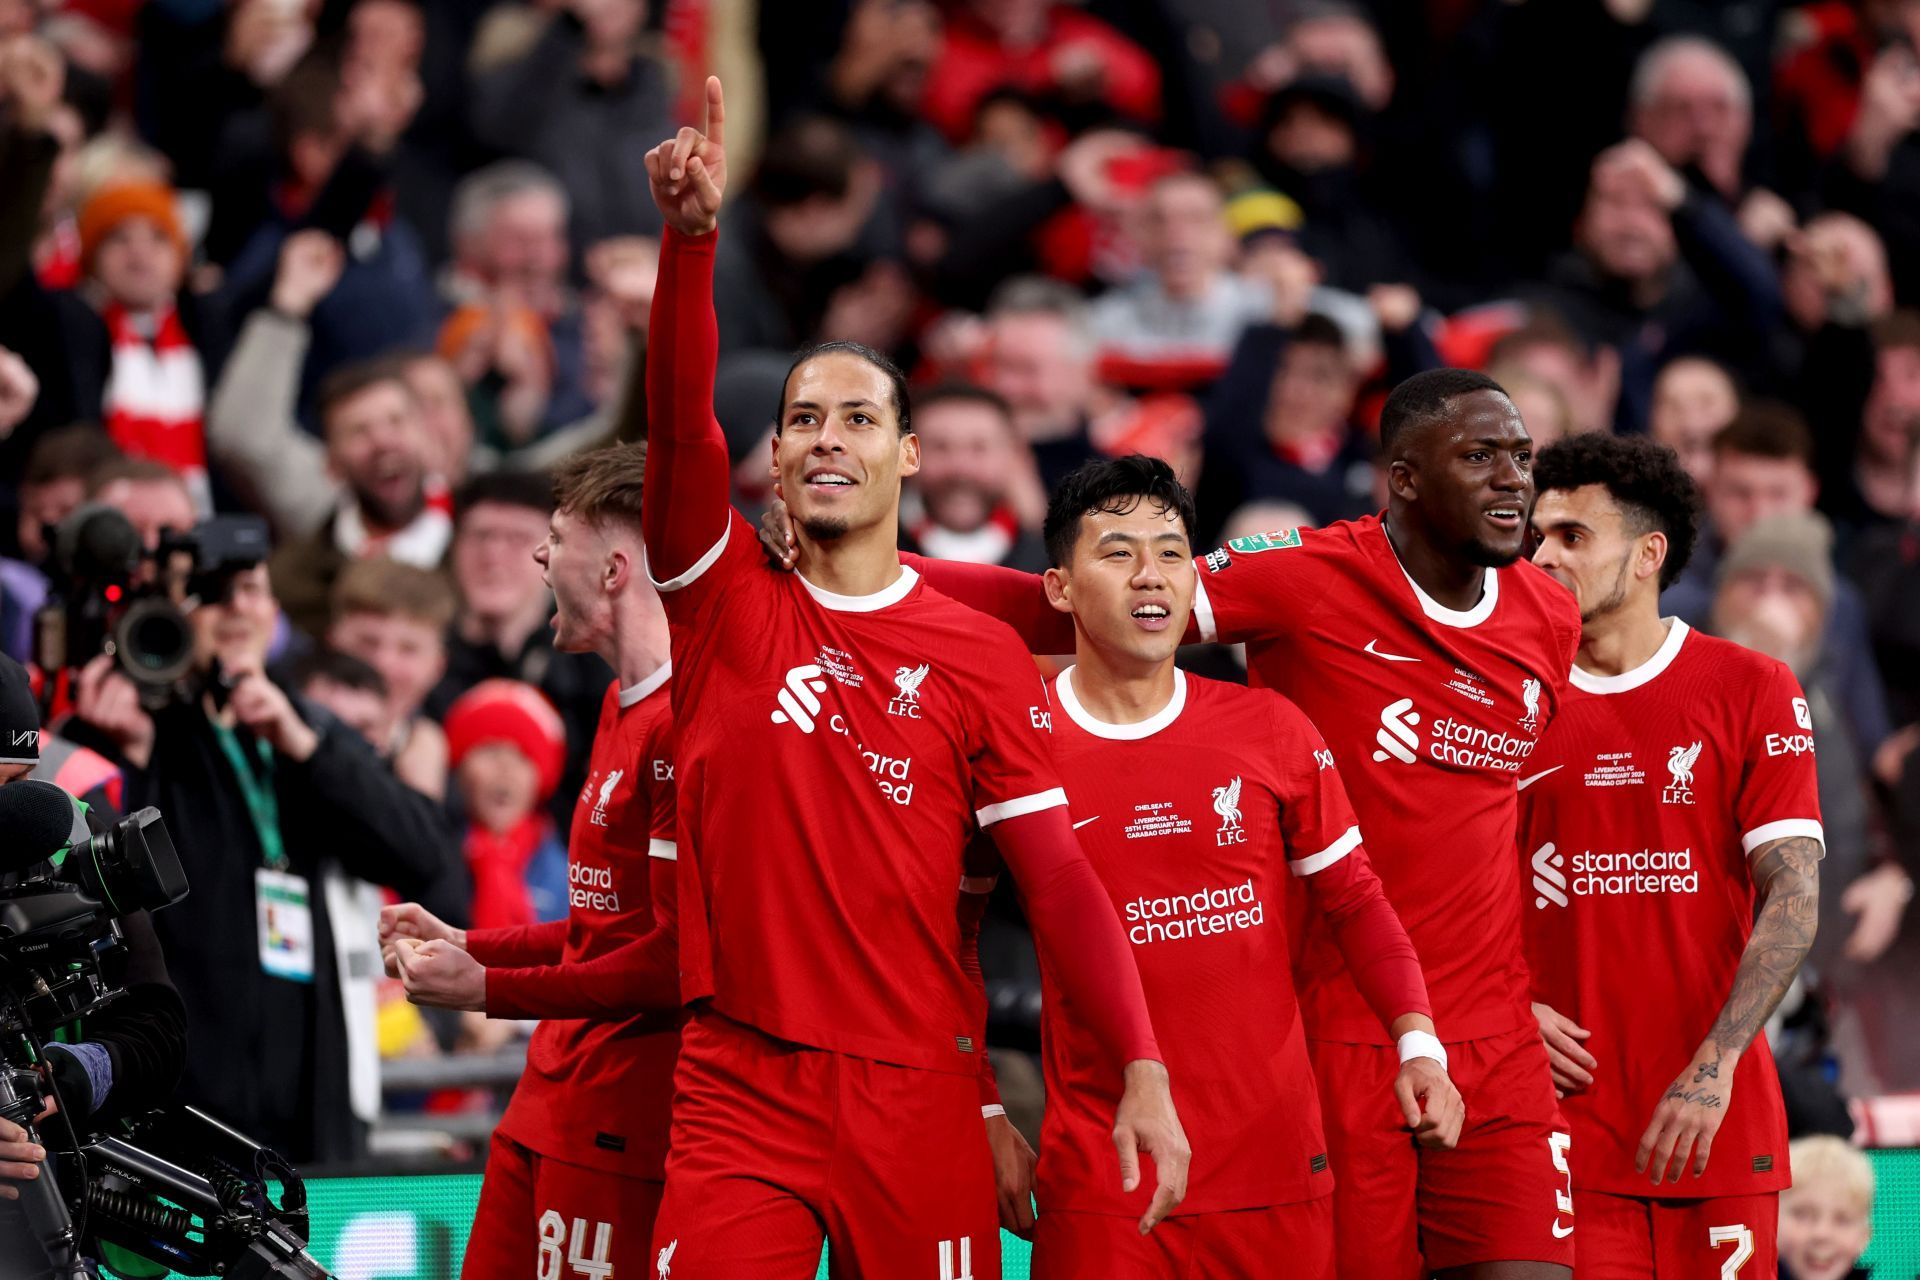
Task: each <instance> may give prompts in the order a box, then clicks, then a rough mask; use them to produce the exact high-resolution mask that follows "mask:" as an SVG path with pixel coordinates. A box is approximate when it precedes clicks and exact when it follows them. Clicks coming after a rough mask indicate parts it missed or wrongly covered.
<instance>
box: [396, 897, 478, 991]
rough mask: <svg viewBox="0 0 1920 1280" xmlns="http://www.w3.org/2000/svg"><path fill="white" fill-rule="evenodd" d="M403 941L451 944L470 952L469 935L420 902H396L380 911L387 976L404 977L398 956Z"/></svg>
mask: <svg viewBox="0 0 1920 1280" xmlns="http://www.w3.org/2000/svg"><path fill="white" fill-rule="evenodd" d="M402 938H414V939H416V940H418V941H420V942H433V941H436V940H437V941H440V942H451V943H452V944H453V945H454V946H456V947H458V948H460V949H461V950H462V951H465V950H466V949H467V931H466V930H465V929H456V928H454V927H453V926H452V925H450V924H448V923H447V922H446V921H444V920H442V919H441V918H440V917H439V916H436V915H435V914H433V912H431V911H429V910H427V909H426V908H425V907H423V906H421V905H420V904H419V903H417V902H396V903H393V904H391V905H389V906H384V907H382V908H380V954H381V956H382V958H384V959H385V960H386V962H387V976H388V977H389V978H397V977H399V976H400V960H399V957H397V956H396V955H394V950H395V947H396V944H398V942H399V941H400V939H402Z"/></svg>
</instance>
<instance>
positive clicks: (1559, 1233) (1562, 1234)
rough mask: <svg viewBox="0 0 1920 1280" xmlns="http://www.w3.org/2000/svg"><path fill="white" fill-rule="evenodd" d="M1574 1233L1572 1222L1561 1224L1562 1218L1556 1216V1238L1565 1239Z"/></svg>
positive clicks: (1554, 1225)
mask: <svg viewBox="0 0 1920 1280" xmlns="http://www.w3.org/2000/svg"><path fill="white" fill-rule="evenodd" d="M1572 1234H1573V1224H1572V1223H1568V1224H1567V1225H1566V1226H1564V1227H1563V1226H1561V1225H1560V1219H1558V1218H1555V1219H1554V1220H1553V1238H1554V1239H1555V1240H1565V1239H1566V1238H1567V1237H1568V1236H1570V1235H1572Z"/></svg>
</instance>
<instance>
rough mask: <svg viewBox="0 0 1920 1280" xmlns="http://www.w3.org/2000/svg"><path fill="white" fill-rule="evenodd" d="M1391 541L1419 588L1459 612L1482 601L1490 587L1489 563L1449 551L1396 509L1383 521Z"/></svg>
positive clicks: (1389, 541)
mask: <svg viewBox="0 0 1920 1280" xmlns="http://www.w3.org/2000/svg"><path fill="white" fill-rule="evenodd" d="M1381 527H1382V528H1383V529H1385V530H1386V534H1387V544H1388V545H1389V546H1391V547H1392V548H1393V552H1394V554H1395V555H1397V556H1399V557H1400V567H1401V568H1403V569H1405V570H1406V571H1407V576H1408V577H1409V578H1412V579H1413V580H1414V582H1415V583H1416V584H1417V585H1418V586H1419V588H1420V589H1421V590H1422V591H1424V592H1426V593H1427V594H1428V595H1429V596H1431V597H1433V598H1434V599H1435V600H1437V601H1439V602H1440V603H1441V604H1442V605H1444V606H1446V607H1447V608H1449V609H1452V610H1454V611H1455V612H1457V613H1466V612H1468V611H1469V610H1471V609H1472V608H1473V607H1474V606H1475V605H1477V604H1479V603H1480V596H1481V593H1483V592H1484V591H1485V590H1486V587H1487V567H1486V566H1485V565H1481V564H1474V563H1472V562H1471V561H1468V560H1464V559H1461V558H1460V557H1457V556H1450V555H1447V554H1446V553H1445V552H1443V551H1441V550H1440V549H1439V548H1438V547H1436V546H1434V545H1433V543H1432V542H1431V541H1430V540H1429V539H1428V538H1426V537H1425V536H1424V535H1423V534H1422V533H1420V532H1419V525H1418V523H1417V522H1415V521H1412V520H1409V519H1407V518H1406V517H1405V516H1404V515H1400V514H1398V513H1395V514H1393V515H1389V516H1388V517H1387V518H1386V519H1385V520H1384V521H1382V522H1381Z"/></svg>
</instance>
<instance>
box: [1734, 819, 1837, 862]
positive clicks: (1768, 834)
mask: <svg viewBox="0 0 1920 1280" xmlns="http://www.w3.org/2000/svg"><path fill="white" fill-rule="evenodd" d="M1792 836H1808V837H1810V838H1812V839H1814V840H1818V841H1819V842H1820V843H1821V844H1823V845H1824V844H1825V843H1826V842H1827V833H1826V830H1825V829H1824V828H1823V827H1821V825H1820V824H1819V823H1818V822H1816V821H1814V820H1813V819H1812V818H1782V819H1781V820H1780V821H1778V822H1768V823H1764V824H1762V825H1760V826H1757V827H1755V828H1754V829H1753V830H1751V831H1749V832H1747V834H1745V835H1743V836H1741V837H1740V849H1741V851H1742V852H1744V853H1752V852H1753V851H1754V850H1755V849H1758V848H1759V847H1760V846H1761V845H1763V844H1765V843H1767V841H1769V840H1785V839H1788V838H1789V837H1792Z"/></svg>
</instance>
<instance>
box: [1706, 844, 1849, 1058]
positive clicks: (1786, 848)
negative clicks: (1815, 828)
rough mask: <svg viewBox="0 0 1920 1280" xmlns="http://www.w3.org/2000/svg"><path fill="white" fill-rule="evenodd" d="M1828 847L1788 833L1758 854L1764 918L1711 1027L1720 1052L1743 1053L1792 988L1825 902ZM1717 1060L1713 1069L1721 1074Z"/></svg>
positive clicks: (1756, 873) (1756, 865)
mask: <svg viewBox="0 0 1920 1280" xmlns="http://www.w3.org/2000/svg"><path fill="white" fill-rule="evenodd" d="M1825 854H1826V849H1825V848H1824V847H1823V846H1822V845H1821V843H1820V842H1819V841H1818V840H1815V839H1813V838H1811V837H1809V836H1789V837H1787V838H1786V839H1784V840H1773V841H1769V842H1768V843H1766V844H1764V845H1761V846H1760V848H1759V849H1758V850H1757V851H1755V853H1754V856H1753V878H1754V882H1755V883H1756V884H1758V885H1759V886H1760V901H1761V907H1760V918H1759V919H1758V920H1756V921H1755V922H1754V926H1753V936H1752V937H1751V938H1749V939H1748V940H1747V949H1746V951H1745V952H1744V953H1743V954H1742V955H1741V957H1740V971H1739V972H1738V973H1736V974H1735V975H1734V979H1733V991H1732V993H1731V994H1730V995H1728V996H1727V1003H1726V1005H1725V1006H1724V1007H1723V1008H1722V1009H1721V1010H1720V1016H1719V1017H1718V1018H1716V1019H1715V1020H1714V1023H1713V1030H1712V1031H1710V1032H1708V1033H1707V1038H1708V1040H1709V1041H1710V1042H1711V1043H1712V1045H1713V1046H1714V1049H1715V1056H1716V1058H1717V1057H1718V1055H1719V1054H1722V1053H1725V1052H1727V1051H1728V1050H1733V1051H1735V1052H1741V1053H1744V1052H1745V1051H1746V1048H1747V1046H1748V1045H1750V1044H1752V1043H1753V1038H1754V1036H1756V1035H1758V1034H1759V1033H1760V1029H1761V1028H1762V1027H1764V1026H1765V1025H1766V1023H1767V1019H1768V1018H1770V1017H1772V1016H1773V1011H1774V1008H1775V1006H1777V1005H1778V1004H1779V1003H1780V998H1781V997H1782V996H1784V995H1786V994H1787V988H1788V987H1789V986H1791V985H1792V984H1793V978H1794V975H1795V974H1797V973H1799V972H1800V964H1801V962H1802V961H1803V960H1805V959H1806V958H1807V951H1808V949H1809V948H1811V947H1812V946H1813V931H1814V926H1815V923H1816V916H1817V915H1818V913H1819V908H1820V859H1821V858H1822V857H1823V856H1824V855H1825ZM1718 1071H1719V1067H1718V1065H1717V1063H1716V1064H1714V1066H1713V1070H1712V1071H1710V1072H1708V1073H1707V1074H1708V1075H1717V1074H1718Z"/></svg>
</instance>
